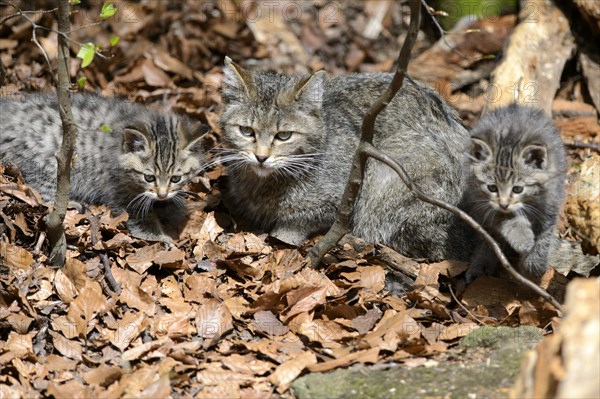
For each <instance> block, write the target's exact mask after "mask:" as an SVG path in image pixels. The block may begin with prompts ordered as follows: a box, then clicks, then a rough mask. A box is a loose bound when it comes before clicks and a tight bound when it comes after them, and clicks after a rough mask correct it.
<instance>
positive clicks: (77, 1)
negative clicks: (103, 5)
mask: <svg viewBox="0 0 600 399" xmlns="http://www.w3.org/2000/svg"><path fill="white" fill-rule="evenodd" d="M69 3H71V4H72V5H74V6H76V5H77V4H81V0H70V1H69Z"/></svg>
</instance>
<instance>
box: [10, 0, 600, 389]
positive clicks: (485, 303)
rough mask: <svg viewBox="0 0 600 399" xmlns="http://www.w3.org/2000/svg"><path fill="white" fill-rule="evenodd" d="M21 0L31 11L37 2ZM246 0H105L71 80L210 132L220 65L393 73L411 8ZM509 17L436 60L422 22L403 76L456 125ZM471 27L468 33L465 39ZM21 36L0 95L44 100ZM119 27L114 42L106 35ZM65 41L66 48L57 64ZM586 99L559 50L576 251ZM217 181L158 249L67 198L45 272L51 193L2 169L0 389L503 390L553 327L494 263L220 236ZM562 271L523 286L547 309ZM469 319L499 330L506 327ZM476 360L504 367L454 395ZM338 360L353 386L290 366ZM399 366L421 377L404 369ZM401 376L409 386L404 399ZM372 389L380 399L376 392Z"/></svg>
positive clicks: (554, 317) (81, 22) (23, 32)
mask: <svg viewBox="0 0 600 399" xmlns="http://www.w3.org/2000/svg"><path fill="white" fill-rule="evenodd" d="M29 3H31V4H30V5H29V8H28V9H31V10H42V9H50V8H51V7H48V4H47V3H48V2H44V1H39V2H37V3H36V2H29ZM251 3H252V2H237V3H235V2H232V1H226V0H223V1H212V2H210V1H207V2H200V1H189V2H158V1H156V2H154V1H141V2H131V3H127V2H119V3H118V4H119V8H118V11H117V14H116V15H115V16H114V17H113V18H111V19H108V20H106V21H105V22H103V23H101V24H98V25H94V26H90V27H87V28H85V29H81V30H78V31H76V32H74V33H73V38H74V39H76V40H78V41H80V42H88V41H94V42H95V43H96V44H100V45H102V47H103V48H105V49H106V50H105V51H104V53H105V54H106V55H108V56H109V58H108V59H103V58H100V57H96V59H95V60H94V61H93V63H92V64H91V65H90V66H89V67H87V68H84V69H82V68H80V64H81V60H79V59H77V58H75V57H73V58H72V60H71V75H72V78H73V81H77V80H78V79H80V78H81V77H85V78H86V83H85V87H84V89H85V90H93V91H97V92H98V93H101V94H103V95H108V96H114V95H116V96H124V97H127V98H129V99H130V100H132V101H137V102H142V103H145V104H147V105H149V106H157V107H167V108H172V109H173V110H175V111H177V112H180V113H186V114H188V115H190V116H192V117H195V118H197V119H199V120H201V121H203V122H204V123H207V124H208V125H210V126H211V128H212V129H213V135H214V137H215V140H217V139H218V136H219V134H220V127H219V125H218V115H219V112H220V110H221V107H222V106H221V95H220V93H219V87H220V84H221V81H222V65H223V60H224V57H225V56H226V55H228V56H229V57H231V58H232V59H233V60H234V61H236V62H238V63H240V64H241V65H242V66H244V67H248V68H255V69H263V70H266V69H269V70H274V71H277V72H284V73H307V72H312V71H316V70H319V69H325V70H326V71H327V72H328V73H329V74H330V75H337V74H341V73H347V72H375V71H389V70H391V68H392V67H393V65H394V61H395V59H396V57H397V54H398V51H399V49H400V46H401V44H402V42H403V39H404V36H405V32H406V28H407V23H408V18H409V14H408V10H407V9H406V8H404V7H403V6H401V5H400V4H399V2H391V1H370V2H366V3H363V2H361V1H348V2H328V1H321V0H319V1H314V2H290V1H282V2H278V4H279V5H278V8H277V7H276V8H271V6H268V5H267V4H266V3H259V4H258V6H256V5H255V6H254V8H252V7H250V6H248V7H246V5H249V4H251ZM99 6H100V4H99V3H98V4H96V3H91V5H81V6H76V7H75V9H76V10H77V12H76V13H75V15H74V17H73V20H72V22H73V27H74V28H77V27H84V26H86V25H89V24H90V23H93V22H94V21H95V20H96V16H97V14H98V9H99ZM78 7H79V8H78ZM0 11H1V13H0V19H2V18H3V17H5V16H7V15H10V14H11V13H13V12H14V11H12V8H10V7H3V6H1V5H0ZM35 21H36V23H38V24H39V25H43V26H50V27H55V26H56V22H55V19H54V18H53V16H52V14H51V13H47V14H36V15H35ZM425 23H426V24H427V21H425ZM515 23H516V16H515V15H510V14H509V15H505V16H503V17H499V18H496V17H494V18H488V19H483V20H481V21H479V22H476V23H475V24H476V25H466V26H463V27H461V28H460V31H457V32H456V33H453V34H452V35H449V36H448V38H452V41H453V43H454V45H455V47H456V48H457V49H459V50H460V51H459V53H460V54H457V53H456V52H452V51H447V50H446V51H441V52H440V51H439V49H440V48H442V46H443V41H439V42H438V41H437V38H436V33H435V32H436V30H435V27H432V26H429V28H427V29H424V30H423V31H422V32H421V33H420V36H419V39H418V42H417V46H416V48H415V50H414V53H413V60H412V61H411V66H410V71H409V72H410V75H411V77H412V78H414V79H417V80H421V81H424V82H425V83H427V84H429V85H431V86H433V87H434V88H436V89H437V90H439V91H440V92H441V94H442V95H444V97H445V98H446V99H447V100H448V102H449V103H450V104H451V105H452V106H453V107H455V108H456V109H457V110H458V112H459V113H460V115H461V117H463V119H464V120H465V122H466V123H467V124H469V125H472V124H473V123H475V122H476V121H477V120H478V118H479V115H480V114H481V112H482V110H483V108H484V106H485V103H486V100H489V99H488V92H487V87H488V85H489V82H490V73H491V71H493V68H494V66H495V65H496V64H497V59H496V58H495V57H494V56H495V55H498V54H500V53H501V51H502V49H503V46H504V45H505V43H506V40H508V38H509V36H510V33H511V32H512V30H513V28H514V25H515ZM474 26H475V27H474ZM469 29H476V31H471V33H465V32H468V31H469ZM31 32H32V30H31V25H30V23H29V22H27V21H26V20H24V19H22V18H13V19H10V20H8V21H6V22H5V23H4V24H2V25H0V37H1V39H0V51H1V52H0V56H1V57H2V58H1V59H2V62H3V64H4V65H5V67H6V69H7V71H8V80H7V82H6V83H5V84H4V85H3V86H2V87H0V95H1V96H2V97H10V96H13V95H15V94H18V93H20V92H29V91H48V90H52V87H53V83H52V80H51V78H50V73H49V71H48V66H47V65H46V62H45V60H44V57H43V56H42V54H41V52H40V51H39V49H38V48H37V47H36V46H35V44H34V43H32V42H31V41H30V39H31ZM424 32H427V34H426V33H424ZM37 35H38V36H37V37H38V40H39V42H40V44H41V46H42V47H43V49H44V50H45V52H46V53H47V54H48V57H49V58H50V59H51V60H54V59H55V56H56V51H57V43H56V42H57V40H56V36H57V35H56V33H53V32H47V31H44V30H39V29H38V30H37ZM115 35H117V36H119V38H120V41H119V43H118V44H117V45H116V46H111V45H110V39H111V37H112V36H115ZM78 49H79V46H78V45H77V44H75V43H73V48H72V53H73V55H74V54H76V53H77V51H78ZM53 64H54V65H55V62H53ZM587 90H588V88H587V86H586V84H585V80H584V79H583V78H582V76H581V73H580V72H579V67H578V64H577V61H576V60H572V61H569V63H568V64H567V66H566V68H565V71H564V73H563V76H562V78H561V87H560V89H559V91H558V93H557V97H556V99H555V101H554V103H553V117H554V119H555V122H556V124H557V126H559V128H560V129H561V132H562V134H563V139H564V140H565V142H567V143H570V146H569V147H568V148H569V159H570V165H571V167H570V171H569V173H570V176H569V178H570V184H569V189H568V190H569V195H568V198H567V201H566V208H565V209H566V211H565V213H564V214H563V215H562V216H561V222H560V234H561V236H562V237H565V238H568V239H573V240H577V241H583V248H584V251H585V252H586V253H588V254H590V255H596V254H598V249H600V247H598V246H597V245H598V244H597V241H596V240H595V239H594V238H593V236H590V234H588V233H585V232H586V231H588V230H589V231H592V232H594V231H596V230H595V229H596V226H595V225H594V223H596V220H595V219H593V218H591V219H590V218H588V217H586V216H585V215H583V216H582V215H581V214H580V213H578V212H579V211H578V209H579V207H578V205H579V204H580V200H579V196H580V195H581V194H582V192H583V191H585V190H584V189H583V188H582V187H584V186H585V187H590V186H591V187H592V188H591V190H592V191H593V192H594V193H596V194H594V195H598V194H597V191H599V190H600V189H599V188H598V183H597V180H596V179H597V178H598V176H599V174H598V173H599V172H598V170H599V168H600V157H599V156H598V155H597V154H596V155H594V154H595V152H594V150H593V149H590V148H589V147H590V146H591V147H593V146H598V145H599V144H600V126H599V125H598V120H597V115H598V114H597V111H596V109H595V108H594V106H593V103H592V101H591V100H590V96H589V93H588V92H587ZM223 173H224V171H223V170H222V169H220V168H218V167H217V168H215V169H213V170H211V171H209V172H207V173H206V174H204V175H202V176H199V177H198V178H197V179H196V180H195V181H194V183H193V184H192V185H191V186H190V190H191V191H194V192H196V193H198V198H197V199H194V200H191V201H190V209H191V212H190V217H189V220H188V221H187V224H186V225H185V226H182V229H181V231H180V234H179V239H178V240H177V241H176V242H175V245H174V246H171V247H166V246H165V245H164V244H162V243H152V242H145V241H143V240H139V239H136V238H135V237H132V236H130V235H129V234H128V232H127V230H126V228H125V226H124V222H125V221H126V215H121V216H118V217H114V216H112V215H110V213H109V212H108V210H107V208H106V207H103V206H92V207H90V209H88V210H86V211H85V213H78V212H77V210H75V209H71V210H69V212H68V214H67V218H66V221H65V225H66V234H67V238H68V242H69V249H68V254H67V256H68V260H67V263H66V265H65V267H63V268H60V269H57V268H53V267H50V266H48V264H47V249H48V248H47V242H46V241H45V235H44V225H43V217H44V215H46V214H47V213H48V208H49V205H48V204H45V203H43V202H42V201H41V199H40V197H39V195H38V194H37V193H36V192H35V191H33V190H32V189H30V188H29V187H28V186H27V185H26V182H25V181H24V180H23V178H22V177H21V176H20V174H19V172H18V171H17V170H14V168H11V167H10V165H4V166H1V165H0V222H1V223H0V304H1V307H0V327H1V328H0V396H8V397H28V398H30V397H49V396H51V395H52V396H54V397H56V398H59V397H121V396H128V397H148V398H150V397H152V398H155V397H168V396H172V397H206V398H213V397H244V398H254V397H256V398H257V397H261V398H263V397H270V396H274V397H276V396H283V397H290V396H293V395H297V396H300V397H330V396H332V395H333V393H332V392H337V393H339V394H340V395H339V396H340V397H343V396H345V394H346V393H347V395H346V397H348V396H356V395H369V396H386V397H406V396H411V395H416V396H444V397H445V396H446V395H450V396H455V397H464V396H465V395H471V396H469V397H475V396H472V395H479V396H481V395H484V396H497V395H507V394H508V388H509V387H510V386H511V385H512V384H513V382H514V378H515V375H516V373H517V369H518V365H519V363H520V358H521V356H522V353H524V350H525V349H527V348H529V347H531V346H532V343H535V342H538V341H539V340H540V339H541V336H542V335H548V334H551V333H552V332H554V331H555V329H556V327H557V325H559V324H560V318H559V317H558V312H557V310H556V309H555V308H554V307H553V306H551V305H550V304H549V303H547V302H545V301H544V300H543V299H542V298H540V297H538V296H537V295H536V294H534V293H532V292H530V291H528V289H527V288H525V287H520V286H518V285H516V284H515V282H514V281H512V280H511V279H510V278H509V277H508V276H506V275H499V276H494V277H481V278H479V279H477V280H476V281H475V282H473V283H472V284H470V285H468V286H466V284H465V282H464V271H465V270H466V268H467V264H466V263H464V262H458V261H454V260H446V261H443V262H438V263H427V262H423V261H422V260H419V259H408V258H406V257H404V256H402V255H399V254H397V253H396V252H394V251H392V250H391V249H388V248H385V247H382V246H380V245H372V244H368V243H365V242H363V241H362V240H360V239H358V238H354V237H351V236H346V237H345V238H344V240H343V241H342V242H340V243H339V245H338V246H336V247H335V249H334V250H332V251H331V252H330V253H329V254H328V255H327V256H326V258H325V260H324V265H323V266H322V267H321V268H320V269H318V270H315V269H311V268H309V267H308V266H307V265H306V263H305V262H304V256H305V255H306V253H307V251H308V250H309V249H310V248H311V246H312V245H313V244H314V242H315V241H316V240H317V239H318V237H317V238H316V239H313V240H309V241H307V242H305V243H304V244H303V245H302V246H300V247H298V248H296V247H291V246H288V245H285V244H282V243H281V242H278V241H277V240H274V239H272V238H270V237H268V236H267V235H265V234H258V235H257V234H254V233H252V232H246V231H237V230H236V229H235V223H234V221H233V219H232V218H231V217H230V215H229V213H228V211H227V209H226V208H225V207H224V206H222V205H221V202H220V191H219V181H220V179H221V178H222V175H223ZM586 179H587V180H586ZM589 182H591V183H589ZM584 183H585V184H584ZM587 183H589V184H587ZM586 184H587V185H586ZM594 190H596V191H594ZM588 191H589V189H588ZM596 209H598V208H596ZM592 212H595V210H592ZM590 237H592V238H590ZM107 270H110V272H109V273H107ZM593 273H595V274H597V273H598V270H597V268H596V270H594V271H593ZM109 274H111V275H112V276H113V277H114V280H115V281H116V283H117V284H114V283H111V282H110V281H108V280H107V278H106V276H107V275H109ZM564 274H565V275H563V274H561V273H558V272H557V271H555V270H554V269H550V270H549V272H548V273H547V274H546V275H545V276H544V277H543V278H542V279H541V281H540V285H541V286H542V287H544V288H546V289H547V290H548V291H549V292H550V293H551V294H552V295H553V296H554V297H555V298H557V299H558V300H559V301H561V302H562V301H563V300H564V297H565V292H566V287H567V285H568V284H569V282H570V281H571V279H572V278H573V277H574V276H575V274H574V273H573V272H571V273H569V271H568V270H567V271H565V272H564ZM117 285H118V288H117ZM482 326H487V327H486V328H496V327H510V328H513V329H514V330H510V331H513V333H512V334H515V335H512V336H511V337H512V338H514V337H525V338H524V339H520V338H519V339H517V338H515V339H508V340H502V339H501V340H499V342H510V344H506V345H503V344H500V346H498V345H496V344H495V343H493V344H490V345H488V344H487V342H488V341H487V338H486V339H483V341H484V342H483V343H482V345H475V347H470V346H469V345H467V344H465V343H464V342H465V341H464V340H462V339H463V338H464V337H466V336H469V334H470V333H473V332H476V331H480V330H482V328H481V327H482ZM519 326H521V327H520V328H519V329H517V328H518V327H519ZM522 326H532V327H531V329H527V328H525V329H523V327H522ZM485 331H493V332H492V333H489V334H491V335H495V336H496V338H503V337H504V338H505V337H506V334H507V333H506V331H507V330H502V329H492V330H485ZM508 334H509V335H510V334H511V333H508ZM471 337H473V336H472V335H471ZM529 338H531V339H529ZM461 340H462V341H461ZM475 341H478V338H475ZM517 341H518V342H519V343H523V345H518V347H517V348H516V349H515V351H514V352H510V353H511V355H510V356H508V355H507V357H506V356H505V357H506V358H509V360H508V363H498V362H496V360H497V359H500V358H502V357H503V356H504V355H503V354H504V353H505V352H503V349H499V348H501V347H502V348H503V347H509V346H512V345H513V344H515V342H517ZM460 342H463V343H460ZM478 342H479V341H478ZM494 342H495V341H494ZM482 347H484V348H482ZM514 354H518V357H516V358H515V357H514V356H513V355H514ZM515 356H516V355H515ZM349 367H350V369H347V368H349ZM486 368H487V371H490V370H492V371H494V370H497V369H501V370H503V372H506V374H502V373H499V374H496V373H495V372H491V373H489V374H490V377H494V379H493V382H486V381H485V380H483V379H482V378H483V377H482V376H483V374H478V373H475V374H473V376H474V379H473V380H470V381H469V382H468V383H469V384H473V385H472V386H470V387H469V388H470V389H466V390H463V389H462V388H464V387H463V386H461V384H463V385H464V384H467V382H464V381H466V380H464V381H463V380H462V379H461V378H459V377H458V375H457V370H467V369H470V370H476V371H482V372H484V371H485V370H486ZM338 369H347V370H345V371H341V373H342V374H343V375H344V376H342V377H339V378H341V379H344V378H346V380H348V381H351V382H352V383H353V384H355V385H352V386H350V387H349V388H348V390H344V389H342V388H341V385H340V386H338V385H336V384H337V383H338V381H341V380H338V379H337V378H338V377H335V378H330V377H325V379H324V380H323V379H321V380H319V379H317V380H316V382H315V381H312V382H311V381H309V380H307V379H306V378H307V377H303V376H306V375H308V376H315V378H320V377H319V376H320V375H321V374H320V373H324V372H329V371H332V370H338ZM411 370H416V371H415V373H420V377H419V376H417V374H405V373H411ZM374 372H376V373H382V374H380V376H379V377H375V376H374V375H373V374H372V373H374ZM463 374H464V373H462V372H461V373H460V375H461V376H462V375H463ZM467 374H469V373H468V372H466V374H465V375H467ZM339 375H341V374H338V376H339ZM361 375H363V376H366V377H365V378H362V379H361V377H360V376H361ZM443 375H447V376H448V378H447V379H446V380H445V381H446V382H447V385H445V384H446V383H442V380H443V377H442V376H443ZM377 378H380V379H382V380H381V381H383V382H377V381H379V380H378V379H377ZM419 378H421V380H422V381H423V386H418V385H417V381H419ZM407 379H408V380H409V382H408V385H409V386H410V387H411V388H414V389H413V390H411V391H401V390H400V388H398V387H399V386H400V385H402V384H404V385H407V383H406V380H407ZM390 381H393V383H391V382H390ZM452 381H456V384H454V385H452V384H451V382H452ZM461 381H463V382H461ZM332 382H333V391H328V389H331V387H332ZM292 384H294V387H293V389H291V387H292ZM340 384H341V383H340ZM371 385H373V386H381V388H382V391H377V392H376V393H374V391H371V390H370V389H371V388H372V386H371ZM434 386H437V388H432V387H434ZM315 387H316V388H315ZM483 388H490V390H483V391H482V390H481V389H483ZM315 389H316V390H315ZM436 389H437V390H436Z"/></svg>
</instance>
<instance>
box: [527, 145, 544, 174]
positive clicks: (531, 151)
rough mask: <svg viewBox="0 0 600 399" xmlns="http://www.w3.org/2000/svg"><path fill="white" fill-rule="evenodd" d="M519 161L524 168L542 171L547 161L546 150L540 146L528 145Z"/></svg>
mask: <svg viewBox="0 0 600 399" xmlns="http://www.w3.org/2000/svg"><path fill="white" fill-rule="evenodd" d="M521 159H522V160H523V163H524V164H525V165H526V166H530V167H532V168H535V169H544V168H545V167H546V164H547V160H548V150H546V147H544V146H541V145H528V146H527V147H525V148H524V149H523V151H522V152H521Z"/></svg>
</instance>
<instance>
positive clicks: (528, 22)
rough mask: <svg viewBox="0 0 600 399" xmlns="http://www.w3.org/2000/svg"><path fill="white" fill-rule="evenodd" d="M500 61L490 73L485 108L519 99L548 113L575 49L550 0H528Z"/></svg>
mask: <svg viewBox="0 0 600 399" xmlns="http://www.w3.org/2000/svg"><path fill="white" fill-rule="evenodd" d="M519 20H520V22H519V25H518V26H517V27H516V28H515V30H514V32H513V34H512V36H511V37H510V43H509V45H508V48H507V49H506V52H505V55H504V57H503V59H502V62H501V63H500V65H498V67H497V68H496V69H495V70H494V72H493V73H492V80H493V83H492V84H491V85H490V87H489V89H488V98H489V99H490V100H489V102H488V104H487V109H488V110H489V109H492V108H496V107H499V106H503V105H507V104H510V103H512V102H519V103H522V104H526V105H530V106H533V107H536V108H540V109H542V110H544V112H546V114H547V115H548V116H551V115H552V114H551V112H552V100H553V99H554V95H555V94H556V91H557V90H558V88H559V86H560V77H561V74H562V71H563V68H564V66H565V63H566V62H567V60H568V59H569V58H570V57H571V55H572V54H573V51H574V50H575V38H574V37H573V33H572V32H571V28H570V26H569V21H568V19H567V17H566V16H565V15H564V14H563V12H562V11H561V10H560V9H558V7H556V5H555V4H554V3H553V2H552V1H550V0H528V1H526V2H525V4H524V5H523V8H522V10H521V13H520V15H519Z"/></svg>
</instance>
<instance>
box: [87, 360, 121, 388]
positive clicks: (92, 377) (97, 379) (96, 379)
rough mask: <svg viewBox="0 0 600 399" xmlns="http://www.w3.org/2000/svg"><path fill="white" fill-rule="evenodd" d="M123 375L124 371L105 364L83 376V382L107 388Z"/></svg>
mask: <svg viewBox="0 0 600 399" xmlns="http://www.w3.org/2000/svg"><path fill="white" fill-rule="evenodd" d="M121 375H123V370H122V369H121V368H118V367H110V366H107V365H105V364H101V365H100V366H98V367H96V368H93V369H91V370H90V371H88V372H85V373H83V374H82V375H81V377H82V378H83V380H84V381H85V382H86V383H88V384H90V385H91V384H93V385H100V386H103V387H107V386H109V385H110V384H112V383H113V382H115V381H116V380H118V379H119V378H120V377H121Z"/></svg>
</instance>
